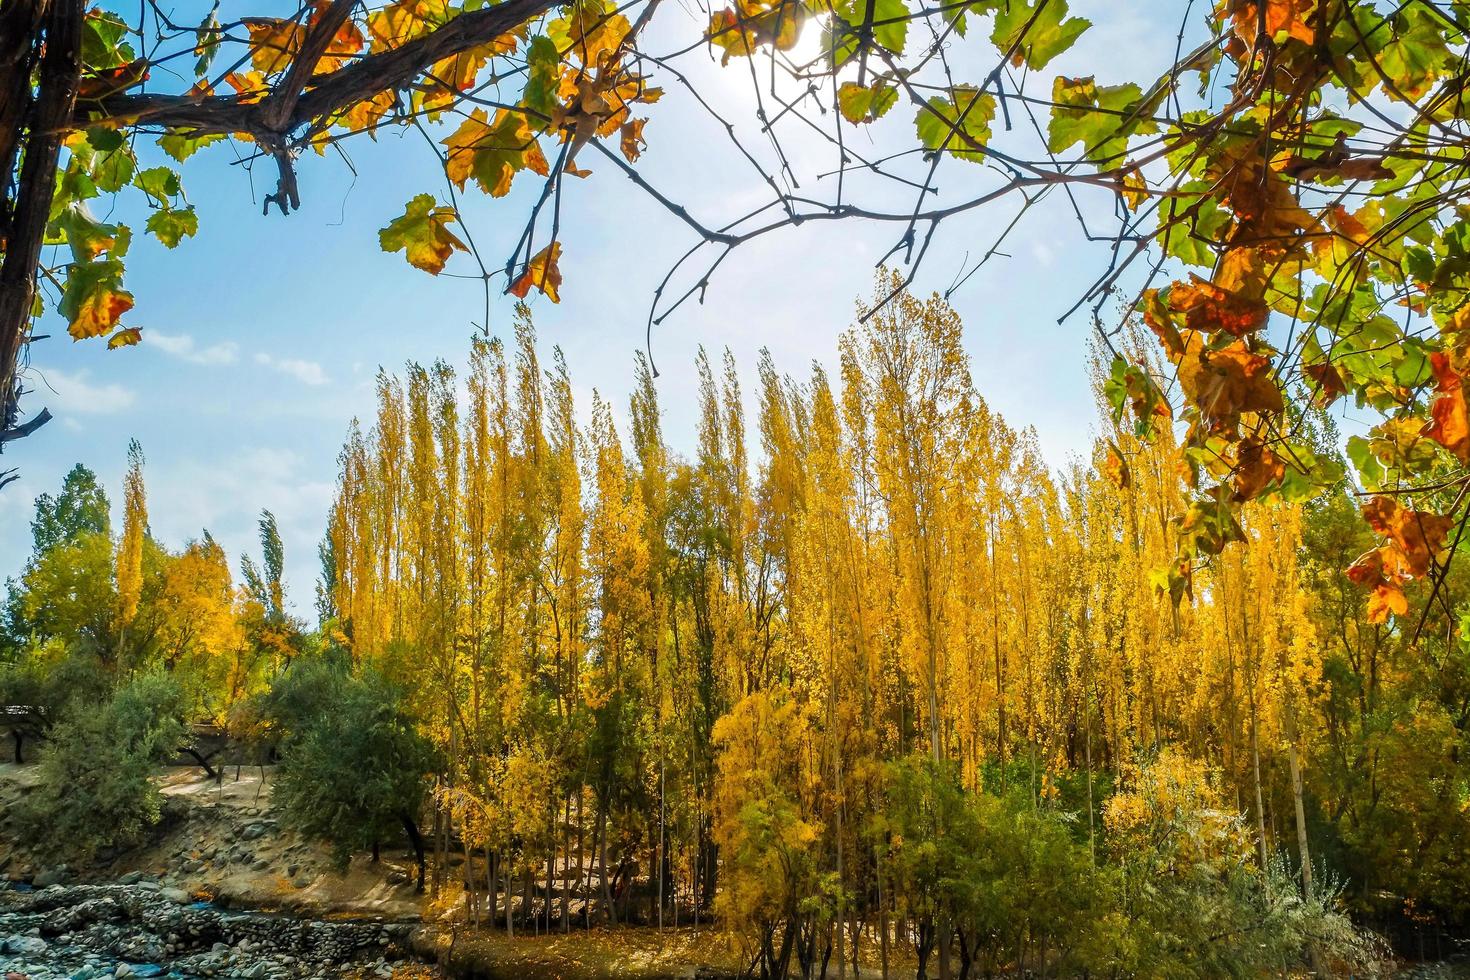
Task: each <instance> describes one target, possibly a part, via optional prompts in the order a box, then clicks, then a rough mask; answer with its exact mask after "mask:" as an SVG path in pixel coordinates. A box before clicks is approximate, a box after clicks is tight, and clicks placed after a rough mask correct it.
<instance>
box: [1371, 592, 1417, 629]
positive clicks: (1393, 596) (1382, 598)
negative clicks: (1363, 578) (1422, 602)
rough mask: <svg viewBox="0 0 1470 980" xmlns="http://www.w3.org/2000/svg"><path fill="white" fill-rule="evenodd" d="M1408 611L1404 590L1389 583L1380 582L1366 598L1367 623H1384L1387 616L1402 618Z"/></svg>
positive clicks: (1407, 601)
mask: <svg viewBox="0 0 1470 980" xmlns="http://www.w3.org/2000/svg"><path fill="white" fill-rule="evenodd" d="M1408 611H1409V600H1408V598H1407V597H1405V596H1404V590H1403V589H1401V588H1399V587H1398V586H1397V585H1394V584H1392V583H1390V582H1380V583H1379V584H1378V585H1376V586H1374V588H1373V594H1372V595H1370V596H1368V622H1370V623H1386V622H1388V618H1389V616H1391V615H1392V616H1402V615H1404V614H1405V613H1407V612H1408Z"/></svg>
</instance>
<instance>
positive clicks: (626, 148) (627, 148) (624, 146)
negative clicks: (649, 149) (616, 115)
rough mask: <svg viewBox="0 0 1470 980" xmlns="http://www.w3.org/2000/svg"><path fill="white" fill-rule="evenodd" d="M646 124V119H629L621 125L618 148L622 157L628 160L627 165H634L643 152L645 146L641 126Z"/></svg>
mask: <svg viewBox="0 0 1470 980" xmlns="http://www.w3.org/2000/svg"><path fill="white" fill-rule="evenodd" d="M646 122H648V120H647V119H629V120H628V121H627V122H625V123H623V129H622V140H621V143H620V147H619V148H620V149H621V150H622V151H623V156H625V157H627V158H628V162H629V163H636V162H637V160H638V156H639V154H641V153H642V152H643V147H644V146H645V145H647V144H646V143H645V142H644V140H643V125H644V124H645V123H646Z"/></svg>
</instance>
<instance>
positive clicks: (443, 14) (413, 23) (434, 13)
mask: <svg viewBox="0 0 1470 980" xmlns="http://www.w3.org/2000/svg"><path fill="white" fill-rule="evenodd" d="M448 19H449V5H448V4H447V3H446V2H445V0H397V2H396V3H390V4H388V5H387V6H385V7H383V8H381V9H379V10H375V11H373V12H372V13H371V14H369V15H368V36H369V37H370V38H371V41H370V47H369V50H371V51H372V52H374V53H377V52H379V51H387V50H389V49H391V48H396V47H400V46H402V45H403V44H405V43H407V42H409V41H412V40H413V39H414V38H416V37H422V36H423V35H425V34H428V33H429V32H430V31H432V30H434V29H435V28H436V27H439V26H440V25H442V24H443V23H444V22H445V21H447V20H448Z"/></svg>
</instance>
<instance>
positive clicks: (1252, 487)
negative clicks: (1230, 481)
mask: <svg viewBox="0 0 1470 980" xmlns="http://www.w3.org/2000/svg"><path fill="white" fill-rule="evenodd" d="M1236 459H1237V462H1236V466H1235V500H1236V501H1237V502H1242V501H1246V500H1254V499H1255V498H1256V497H1259V496H1260V495H1261V491H1263V490H1265V489H1266V488H1267V487H1268V486H1270V485H1271V484H1273V483H1275V482H1276V481H1278V480H1280V479H1281V478H1282V477H1283V476H1285V475H1286V462H1285V461H1284V460H1282V458H1281V457H1280V456H1277V455H1276V454H1275V453H1273V452H1272V451H1271V449H1270V447H1268V446H1267V445H1265V444H1264V443H1263V442H1261V440H1260V439H1256V438H1249V439H1246V440H1244V441H1243V442H1241V444H1240V448H1239V450H1237V453H1236Z"/></svg>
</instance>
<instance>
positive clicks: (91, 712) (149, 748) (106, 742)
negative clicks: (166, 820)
mask: <svg viewBox="0 0 1470 980" xmlns="http://www.w3.org/2000/svg"><path fill="white" fill-rule="evenodd" d="M94 705H95V702H94V703H93V705H88V704H85V703H82V702H73V704H72V705H71V707H70V708H68V709H67V710H66V711H65V713H64V714H63V715H62V718H61V720H60V721H59V722H58V723H57V724H56V725H55V727H54V728H53V729H52V731H51V739H50V742H49V743H48V744H47V746H46V749H45V752H44V753H43V754H42V756H41V766H40V777H41V778H40V785H39V786H38V788H37V789H36V791H35V792H33V793H31V794H30V795H29V796H27V797H26V798H25V799H24V800H23V801H22V804H21V807H20V813H19V816H20V820H21V826H22V829H23V831H24V832H25V833H26V834H27V836H28V837H29V838H30V839H32V840H34V841H36V842H37V847H38V850H41V851H42V852H44V853H50V854H53V855H56V856H60V857H66V858H69V859H73V860H90V859H91V858H92V857H94V856H95V855H96V853H97V852H98V851H100V850H103V849H105V848H114V847H128V846H132V845H135V844H138V843H140V842H141V841H142V840H143V839H144V837H145V836H146V834H147V832H148V830H149V829H150V828H151V827H153V826H154V825H155V824H157V823H158V821H159V817H160V815H161V813H162V805H163V797H162V794H161V793H160V792H159V790H158V787H157V786H156V785H155V784H154V782H153V778H152V777H153V775H154V773H155V772H156V771H157V769H158V767H159V766H160V765H162V764H163V763H164V762H166V761H167V760H168V759H170V758H172V757H173V755H174V753H176V752H177V751H178V749H179V746H180V745H181V744H183V742H184V738H185V735H186V732H187V729H186V728H185V727H184V723H183V722H182V721H181V720H180V719H181V716H182V713H183V695H182V693H181V692H180V690H179V687H178V685H177V684H175V683H174V682H173V681H172V680H170V679H168V678H167V677H163V676H159V675H150V676H144V677H140V678H138V679H137V680H134V681H133V682H131V683H130V684H127V685H126V686H124V687H122V688H120V689H119V690H118V691H117V693H116V694H115V695H113V697H112V698H111V699H110V700H107V701H105V702H103V705H102V707H101V708H100V709H99V708H97V707H95V706H94Z"/></svg>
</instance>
